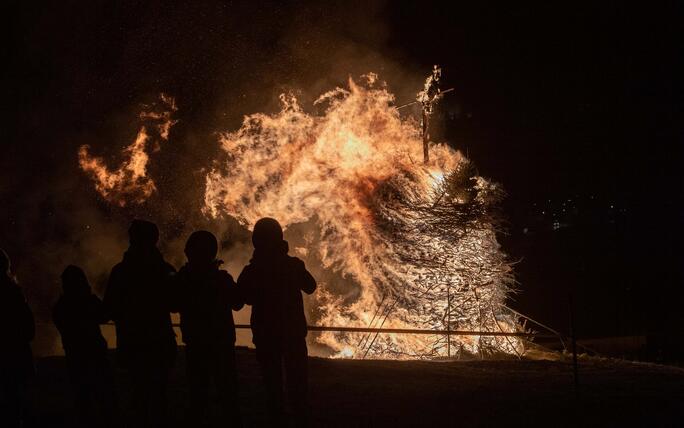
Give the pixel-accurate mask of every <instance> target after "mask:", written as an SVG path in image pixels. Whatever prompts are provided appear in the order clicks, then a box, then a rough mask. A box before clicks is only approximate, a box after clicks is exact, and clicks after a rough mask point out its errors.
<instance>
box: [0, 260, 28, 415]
mask: <svg viewBox="0 0 684 428" xmlns="http://www.w3.org/2000/svg"><path fill="white" fill-rule="evenodd" d="M34 334H35V324H34V321H33V314H32V313H31V309H30V308H29V306H28V304H27V303H26V299H24V295H23V294H22V292H21V289H20V288H19V285H18V284H17V282H16V280H15V279H14V277H13V276H12V274H11V271H10V259H9V257H8V256H7V254H6V253H5V252H4V251H3V250H0V340H2V342H1V343H0V388H1V389H0V400H1V401H0V412H1V413H0V425H2V426H3V427H8V428H9V427H19V426H26V424H27V423H28V419H29V406H28V393H27V392H28V391H27V386H28V381H29V380H30V379H31V377H32V376H33V374H34V372H33V355H32V352H31V341H32V340H33V337H34Z"/></svg>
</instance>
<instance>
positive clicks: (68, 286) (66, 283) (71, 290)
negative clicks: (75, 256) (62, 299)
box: [62, 265, 90, 296]
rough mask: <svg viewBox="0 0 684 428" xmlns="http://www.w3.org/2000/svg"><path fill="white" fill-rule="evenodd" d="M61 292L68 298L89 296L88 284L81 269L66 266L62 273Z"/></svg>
mask: <svg viewBox="0 0 684 428" xmlns="http://www.w3.org/2000/svg"><path fill="white" fill-rule="evenodd" d="M62 290H64V294H65V295H68V296H77V295H89V294H90V284H89V283H88V278H87V277H86V275H85V272H83V269H81V268H80V267H78V266H74V265H69V266H67V267H66V269H64V272H62Z"/></svg>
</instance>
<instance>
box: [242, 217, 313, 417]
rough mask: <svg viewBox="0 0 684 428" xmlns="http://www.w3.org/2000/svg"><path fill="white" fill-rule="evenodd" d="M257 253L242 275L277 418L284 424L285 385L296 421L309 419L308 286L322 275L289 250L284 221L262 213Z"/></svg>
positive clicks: (255, 235) (310, 288) (256, 237)
mask: <svg viewBox="0 0 684 428" xmlns="http://www.w3.org/2000/svg"><path fill="white" fill-rule="evenodd" d="M252 243H253V244H254V254H253V256H252V260H250V262H249V264H248V265H247V266H245V268H244V269H243V271H242V273H241V274H240V277H239V278H238V289H239V290H240V292H241V293H242V295H243V297H244V300H245V303H247V304H248V305H252V317H251V324H252V337H253V338H252V341H253V342H254V345H255V346H256V351H257V359H258V360H259V363H260V365H261V368H262V373H263V377H264V382H265V384H266V390H267V395H268V397H267V398H268V402H267V404H268V407H269V412H270V416H271V418H272V421H271V422H272V423H273V424H283V423H284V421H283V420H282V419H281V418H282V417H283V404H284V402H283V401H284V400H283V370H284V372H285V373H284V374H285V391H286V393H287V402H288V404H289V405H290V410H291V411H292V412H293V416H294V421H295V423H296V424H298V425H304V424H305V423H306V417H307V415H306V413H307V383H308V379H307V348H306V333H307V328H306V317H305V315H304V305H303V302H302V293H301V292H302V291H304V292H305V293H307V294H311V293H313V292H314V291H315V290H316V281H315V280H314V278H313V277H312V276H311V274H310V273H309V272H308V271H307V270H306V268H305V267H304V262H303V261H301V260H300V259H298V258H296V257H290V256H288V255H287V252H288V244H287V242H286V241H284V240H283V230H282V228H281V227H280V224H278V222H277V221H276V220H274V219H272V218H262V219H261V220H259V221H258V222H257V223H256V224H255V225H254V232H253V233H252Z"/></svg>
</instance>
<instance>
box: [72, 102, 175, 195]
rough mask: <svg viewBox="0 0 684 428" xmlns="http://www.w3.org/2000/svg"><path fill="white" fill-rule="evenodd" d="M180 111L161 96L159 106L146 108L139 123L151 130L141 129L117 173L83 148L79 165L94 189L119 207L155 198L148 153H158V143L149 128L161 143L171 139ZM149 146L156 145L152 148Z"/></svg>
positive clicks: (128, 148)
mask: <svg viewBox="0 0 684 428" xmlns="http://www.w3.org/2000/svg"><path fill="white" fill-rule="evenodd" d="M176 110H177V107H176V103H175V100H174V99H173V98H172V97H169V96H167V95H165V94H161V95H160V103H155V104H152V105H150V106H144V109H143V111H142V112H141V113H140V116H139V117H140V120H141V121H143V122H144V123H149V125H150V126H145V125H143V126H141V127H140V130H139V131H138V135H137V136H136V137H135V141H134V142H133V143H132V144H131V145H129V146H127V147H126V148H125V149H124V150H123V155H124V160H123V161H122V163H121V165H120V166H119V167H118V168H117V169H114V170H111V169H109V167H107V164H106V162H105V161H104V159H102V158H100V157H93V156H91V155H90V146H88V145H83V146H81V147H80V149H79V151H78V163H79V166H80V167H81V169H82V170H83V171H85V172H86V173H87V174H88V175H89V176H90V177H91V179H92V180H93V181H94V182H95V189H96V190H97V191H98V192H99V193H100V194H101V195H102V197H103V198H105V199H106V200H108V201H109V202H112V203H115V204H117V205H120V206H122V207H123V206H125V205H127V204H128V203H131V202H133V203H141V202H144V201H145V200H146V199H147V198H149V197H150V195H152V193H153V192H154V191H155V190H156V186H155V184H154V181H153V180H152V178H150V177H148V176H147V164H148V162H149V160H150V156H149V154H148V151H158V150H159V143H158V140H153V137H152V136H151V135H150V132H149V130H148V128H151V129H153V130H154V131H156V135H157V136H158V137H159V140H160V141H166V140H168V138H169V131H170V129H171V127H172V126H173V125H174V124H175V123H176V121H174V120H172V119H171V114H172V113H173V112H175V111H176ZM150 143H155V144H153V145H151V147H150Z"/></svg>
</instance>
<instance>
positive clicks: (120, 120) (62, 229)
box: [0, 2, 424, 353]
mask: <svg viewBox="0 0 684 428" xmlns="http://www.w3.org/2000/svg"><path fill="white" fill-rule="evenodd" d="M363 5H364V7H363V8H361V7H350V6H348V5H346V4H345V5H337V6H332V7H333V8H335V9H337V10H336V11H335V12H334V13H333V12H332V11H331V9H330V8H324V7H319V6H317V5H294V6H280V5H277V4H273V5H271V6H269V7H268V8H266V10H259V11H255V10H254V7H253V6H249V5H246V4H245V5H239V4H238V5H233V6H232V7H230V8H226V7H225V6H223V5H221V4H218V3H217V4H202V5H199V4H197V5H195V4H187V5H181V6H178V7H177V8H169V7H164V8H160V7H158V6H155V5H144V6H139V5H136V6H134V5H121V6H120V10H119V13H116V14H114V13H112V14H110V13H107V14H102V13H99V12H98V7H99V6H98V5H97V4H94V5H92V6H91V5H82V6H80V7H79V8H78V10H74V9H72V8H68V7H64V6H63V5H60V6H57V5H55V6H48V7H46V8H45V9H44V10H41V11H36V13H35V14H33V15H31V17H30V20H28V18H27V22H26V25H25V28H26V31H27V33H26V34H27V36H26V37H25V39H24V40H22V42H21V43H22V45H21V49H22V50H23V53H22V58H24V59H23V61H24V62H22V63H21V65H22V66H23V67H25V68H26V69H27V70H25V71H24V70H22V72H28V73H32V75H31V76H30V78H28V79H26V80H18V83H17V86H16V87H15V91H16V94H17V96H16V103H15V109H14V110H13V112H12V115H13V116H12V118H15V120H10V122H12V126H11V127H10V129H9V130H8V135H7V138H8V140H9V141H10V142H11V144H9V145H8V146H7V147H4V153H3V156H2V159H1V160H0V202H1V203H2V205H3V210H2V213H1V214H0V218H1V221H2V224H3V228H2V230H1V231H0V246H1V247H3V248H5V249H6V250H7V251H8V253H9V254H10V256H11V257H12V259H13V266H14V268H15V270H16V273H17V276H18V277H19V280H20V282H21V284H22V286H23V288H24V291H25V294H26V295H27V297H28V300H29V302H30V304H31V306H32V308H33V310H34V312H35V313H36V316H37V318H38V320H39V321H41V322H43V323H49V322H50V312H51V307H52V305H53V304H54V302H55V300H56V298H57V296H58V295H59V293H60V284H59V282H58V278H59V275H60V273H61V271H62V270H63V268H64V267H65V266H66V265H67V264H77V265H80V266H82V267H83V268H84V270H85V271H86V273H87V274H88V277H89V279H90V281H91V284H92V285H93V289H94V290H95V291H96V292H97V293H99V294H102V292H103V290H104V287H105V285H106V280H107V277H108V274H109V271H110V269H111V267H112V266H113V265H114V264H115V263H117V262H118V261H119V260H120V259H121V255H122V253H123V251H124V250H125V248H126V246H127V236H126V230H127V227H128V224H129V223H130V221H131V220H132V219H133V218H146V219H150V220H153V221H155V222H156V223H157V224H158V225H159V226H160V229H161V242H160V245H161V249H162V251H163V252H164V254H165V256H166V257H167V259H168V260H169V261H170V262H172V263H173V264H174V265H175V266H177V267H179V266H180V265H181V264H182V263H183V262H184V256H183V253H182V248H183V245H184V243H185V239H187V236H189V234H190V233H191V231H192V230H195V229H207V230H211V231H213V232H214V233H215V234H216V235H217V236H218V237H219V240H220V241H221V243H222V252H221V256H222V258H223V259H224V260H225V261H226V264H225V267H226V268H227V269H228V270H229V271H230V272H231V273H232V274H233V275H234V276H237V274H239V272H240V270H241V268H242V266H244V264H245V263H246V262H247V261H248V259H249V256H250V254H251V244H250V241H249V232H248V230H247V229H246V228H245V227H243V226H242V225H240V224H239V222H238V221H236V220H231V219H228V220H226V219H213V218H210V217H207V216H206V215H204V214H203V213H202V212H201V207H202V206H203V205H204V197H205V193H204V190H205V185H206V175H207V173H208V172H209V171H210V170H211V168H212V165H213V161H214V159H217V158H220V157H221V155H222V150H221V148H220V145H219V144H217V140H218V134H217V131H223V130H232V129H238V128H239V127H240V124H241V122H242V118H243V115H244V114H246V113H249V112H254V111H265V112H276V111H278V110H279V109H280V105H279V100H278V99H277V97H276V96H275V95H276V94H279V93H281V92H292V93H295V94H296V95H297V96H298V98H299V102H300V104H301V106H302V109H304V110H305V111H308V112H310V113H320V112H321V109H324V106H320V105H319V106H314V105H313V101H314V100H315V99H317V98H318V96H319V95H320V94H321V93H323V92H325V91H327V90H329V89H330V88H334V87H336V86H341V85H344V84H345V82H346V81H347V79H348V77H349V76H350V75H353V76H358V75H361V74H363V73H367V72H368V71H370V70H375V71H378V72H380V73H381V74H382V76H383V79H384V80H386V81H387V83H388V85H389V86H391V87H392V88H393V90H394V92H395V94H396V96H397V98H398V99H399V100H401V101H403V100H411V99H413V97H414V96H415V92H416V88H417V87H418V86H419V85H420V84H421V82H422V81H423V78H424V76H423V74H424V70H423V69H422V68H421V66H420V65H418V64H412V63H411V61H409V60H407V58H406V57H405V56H404V55H403V54H402V52H401V49H398V48H395V47H392V46H389V45H388V37H389V33H390V31H389V28H388V26H387V24H386V22H385V21H384V19H383V14H384V12H385V11H386V9H387V8H388V7H389V6H388V4H387V3H385V2H364V3H363ZM188 16H193V17H196V18H195V19H187V17H188ZM244 16H251V17H253V18H254V20H255V21H253V20H244V19H242V18H241V17H244ZM200 17H201V18H200ZM76 23H78V25H76ZM48 34H49V36H48ZM256 52H258V53H259V54H255V53H256ZM160 93H168V94H170V95H173V96H174V97H175V100H176V105H177V107H178V111H177V112H175V113H174V115H173V118H172V119H169V120H166V123H170V120H173V121H177V122H176V123H175V124H174V125H173V126H172V127H170V129H167V130H164V129H162V130H159V129H157V128H155V127H154V126H151V125H149V124H148V125H147V128H146V131H148V132H149V133H150V134H154V135H151V140H150V141H148V143H150V144H152V145H148V146H146V147H147V150H146V152H145V153H146V154H147V155H148V156H149V162H148V163H147V164H146V168H145V177H147V178H148V179H149V180H151V181H153V182H154V191H152V192H151V193H149V194H145V197H146V199H145V200H136V198H133V200H132V201H131V202H130V203H127V204H126V205H125V206H120V204H118V203H116V202H115V203H112V202H110V201H109V200H107V198H105V197H103V196H102V195H101V193H99V192H98V191H97V189H96V188H95V187H94V186H93V182H92V176H91V175H89V174H88V173H84V172H82V171H81V170H80V169H79V157H78V152H79V148H81V147H83V146H84V145H87V146H89V147H90V149H89V152H88V154H89V155H91V156H96V157H97V158H100V159H101V163H100V166H107V167H108V168H110V171H113V170H116V169H117V168H118V167H119V166H121V165H122V160H123V161H124V162H125V159H126V158H125V157H124V158H122V157H121V153H122V150H124V149H125V148H126V147H130V145H131V144H132V143H133V142H134V141H136V137H137V136H138V135H139V133H140V131H141V117H140V113H141V112H145V111H149V109H148V108H147V107H149V106H150V105H152V104H154V103H155V102H158V97H159V94H160ZM146 106H147V107H146ZM169 110H170V109H169ZM142 119H143V121H146V122H148V123H149V122H150V119H152V121H154V119H155V118H150V117H144V118H142ZM166 139H168V140H167V141H165V140H166ZM155 141H157V142H159V150H158V151H157V150H153V149H154V147H153V144H155ZM149 149H152V150H149ZM84 154H85V153H84ZM82 159H85V158H84V157H82ZM115 190H117V189H115ZM114 193H116V194H118V193H117V192H114ZM126 200H128V199H126ZM305 225H308V226H305ZM315 233H318V232H315V228H314V227H313V226H312V223H304V224H303V225H300V226H297V225H293V226H292V227H291V228H290V230H289V231H288V233H287V237H288V239H290V240H291V241H292V242H293V247H295V249H294V250H295V251H300V250H297V248H304V247H305V244H306V242H307V241H306V239H308V238H305V237H306V236H310V235H311V234H315ZM312 269H313V270H314V271H315V273H316V274H317V275H319V276H320V277H322V278H323V277H324V274H323V272H322V270H320V269H319V268H318V267H315V266H314V267H312ZM325 281H326V282H327V283H328V284H334V283H335V281H338V282H339V283H340V284H341V283H342V282H341V281H342V278H341V277H340V276H339V275H338V274H330V273H329V274H328V276H327V277H325ZM246 316H248V314H245V315H243V313H242V312H241V313H240V314H238V315H237V317H238V320H241V321H246V318H245V317H246ZM47 336H49V337H47ZM55 340H56V337H54V336H52V335H51V334H50V335H46V336H45V337H42V338H40V339H39V340H37V341H36V343H35V347H36V348H39V349H38V353H41V352H42V351H41V350H42V349H45V350H52V349H54V348H55Z"/></svg>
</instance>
